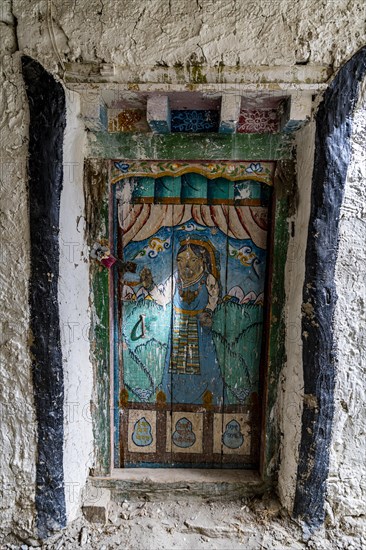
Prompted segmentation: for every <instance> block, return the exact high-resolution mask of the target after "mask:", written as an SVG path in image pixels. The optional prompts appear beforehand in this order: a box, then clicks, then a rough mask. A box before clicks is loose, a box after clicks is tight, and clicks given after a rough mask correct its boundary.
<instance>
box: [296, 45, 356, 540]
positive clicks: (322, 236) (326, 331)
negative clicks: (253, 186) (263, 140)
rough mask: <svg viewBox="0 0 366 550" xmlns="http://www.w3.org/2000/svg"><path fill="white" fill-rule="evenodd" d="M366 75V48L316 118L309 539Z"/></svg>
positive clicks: (307, 410)
mask: <svg viewBox="0 0 366 550" xmlns="http://www.w3.org/2000/svg"><path fill="white" fill-rule="evenodd" d="M365 74H366V47H364V48H362V49H361V50H359V51H358V52H357V53H356V54H355V55H354V56H353V57H352V59H350V61H348V62H347V63H346V64H345V65H344V66H343V67H342V69H341V70H340V71H339V72H338V74H337V76H336V77H335V79H334V80H333V82H332V83H331V85H330V86H329V88H328V89H327V91H326V92H325V94H324V99H323V101H322V103H321V105H320V107H319V110H318V113H317V117H316V137H315V160H314V171H313V182H312V195H311V214H310V222H309V233H308V241H307V250H306V271H305V282H304V290H303V320H302V342H303V369H304V394H305V396H304V409H303V415H302V433H301V443H300V449H299V450H300V454H299V464H298V477H297V486H296V494H295V502H294V510H293V514H294V516H295V517H297V518H298V519H301V520H302V521H304V523H305V524H306V525H307V527H308V528H309V529H310V531H312V530H314V529H315V528H316V527H318V526H319V525H321V524H322V523H323V521H324V500H325V494H326V481H327V477H328V471H329V452H330V445H331V436H332V421H333V412H334V387H335V376H336V354H335V346H336V342H335V341H334V334H333V325H332V322H333V315H334V309H335V304H336V300H337V295H336V288H335V282H334V274H335V266H336V260H337V248H338V224H339V217H340V208H341V204H342V200H343V195H344V186H345V182H346V176H347V168H348V164H349V161H350V137H351V132H352V116H353V111H354V107H355V104H356V101H357V98H358V92H359V85H360V82H361V80H362V79H363V78H364V77H365Z"/></svg>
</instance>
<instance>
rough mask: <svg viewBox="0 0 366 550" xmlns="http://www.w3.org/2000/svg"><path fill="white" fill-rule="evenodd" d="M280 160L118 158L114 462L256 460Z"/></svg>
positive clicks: (251, 463)
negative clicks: (126, 267)
mask: <svg viewBox="0 0 366 550" xmlns="http://www.w3.org/2000/svg"><path fill="white" fill-rule="evenodd" d="M274 168H275V166H274V163H273V162H245V163H240V162H215V163H204V162H201V163H199V162H185V163H183V162H163V161H161V162H148V161H144V162H137V161H133V162H130V163H129V162H124V161H112V162H111V169H110V178H111V182H112V185H111V189H112V196H113V204H114V208H113V212H112V213H111V215H112V216H113V226H114V228H115V232H114V248H115V252H116V253H117V254H118V256H119V257H120V258H121V259H123V261H124V262H132V263H133V264H135V265H136V269H135V273H128V272H127V273H126V272H124V271H120V270H119V269H118V268H117V267H116V268H114V278H115V282H114V300H113V307H114V311H113V318H114V327H115V331H114V332H115V334H114V340H115V345H114V400H115V411H116V414H115V419H114V420H115V429H114V434H115V445H114V449H115V467H117V468H118V467H126V466H130V467H131V466H144V467H147V466H151V467H152V466H155V467H157V466H163V467H169V466H176V467H178V466H180V467H209V468H210V467H215V468H221V467H226V468H230V467H233V468H257V467H258V461H259V441H260V416H261V413H260V411H261V398H262V389H263V385H262V370H263V364H262V363H263V360H262V359H263V357H262V356H263V354H262V349H263V338H264V332H265V331H264V321H265V316H264V307H265V304H266V296H265V286H266V267H267V265H268V258H267V244H268V239H269V236H268V231H267V214H268V210H269V206H270V201H271V196H272V182H273V173H274Z"/></svg>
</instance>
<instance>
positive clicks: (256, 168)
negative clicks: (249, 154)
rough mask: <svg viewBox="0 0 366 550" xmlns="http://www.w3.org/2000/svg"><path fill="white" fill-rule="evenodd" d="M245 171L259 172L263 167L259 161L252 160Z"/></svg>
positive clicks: (250, 172) (249, 172)
mask: <svg viewBox="0 0 366 550" xmlns="http://www.w3.org/2000/svg"><path fill="white" fill-rule="evenodd" d="M245 171H246V173H247V174H259V173H260V172H263V168H262V166H261V163H260V162H252V163H251V164H250V165H249V166H248V168H246V169H245Z"/></svg>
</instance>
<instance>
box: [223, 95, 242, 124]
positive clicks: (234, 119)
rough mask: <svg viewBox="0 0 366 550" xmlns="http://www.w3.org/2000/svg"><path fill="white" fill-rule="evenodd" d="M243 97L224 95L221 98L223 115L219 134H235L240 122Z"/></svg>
mask: <svg viewBox="0 0 366 550" xmlns="http://www.w3.org/2000/svg"><path fill="white" fill-rule="evenodd" d="M240 105H241V95H236V94H223V96H222V98H221V114H220V126H219V132H220V133H221V134H235V132H236V127H237V124H238V120H239V114H240Z"/></svg>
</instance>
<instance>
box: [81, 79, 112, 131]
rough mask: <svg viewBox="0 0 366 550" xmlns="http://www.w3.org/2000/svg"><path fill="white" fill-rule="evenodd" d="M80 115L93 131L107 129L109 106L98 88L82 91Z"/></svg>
mask: <svg viewBox="0 0 366 550" xmlns="http://www.w3.org/2000/svg"><path fill="white" fill-rule="evenodd" d="M80 116H81V118H82V120H83V122H84V124H85V126H86V128H87V129H88V130H91V131H92V132H100V131H103V130H106V129H107V126H108V113H107V106H106V104H105V103H104V101H103V99H102V97H101V94H100V92H99V91H98V90H95V91H94V90H90V89H85V90H82V91H81V92H80Z"/></svg>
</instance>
